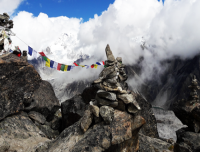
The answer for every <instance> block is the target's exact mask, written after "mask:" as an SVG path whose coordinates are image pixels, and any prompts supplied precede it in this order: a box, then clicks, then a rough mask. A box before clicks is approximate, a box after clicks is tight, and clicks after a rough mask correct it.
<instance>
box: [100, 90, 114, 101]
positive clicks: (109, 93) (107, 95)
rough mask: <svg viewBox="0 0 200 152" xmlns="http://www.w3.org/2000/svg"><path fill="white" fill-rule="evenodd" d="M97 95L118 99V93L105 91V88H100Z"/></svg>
mask: <svg viewBox="0 0 200 152" xmlns="http://www.w3.org/2000/svg"><path fill="white" fill-rule="evenodd" d="M97 96H98V97H100V98H105V99H108V100H116V94H115V93H112V92H107V91H104V90H99V91H98V92H97Z"/></svg>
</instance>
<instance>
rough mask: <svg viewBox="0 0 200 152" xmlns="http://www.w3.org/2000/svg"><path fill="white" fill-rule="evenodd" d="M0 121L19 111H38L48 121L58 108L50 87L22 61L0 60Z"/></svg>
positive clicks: (14, 56)
mask: <svg viewBox="0 0 200 152" xmlns="http://www.w3.org/2000/svg"><path fill="white" fill-rule="evenodd" d="M0 67H1V68H0V86H1V87H0V92H1V94H0V101H1V102H0V120H2V119H4V118H5V117H6V116H8V115H11V114H15V113H17V112H19V111H23V110H25V111H27V112H28V111H31V110H33V111H37V112H40V113H41V114H43V115H44V116H45V118H48V119H51V115H52V114H54V113H55V112H56V111H57V110H58V109H59V107H60V104H59V102H58V100H57V98H56V97H55V94H54V92H53V88H52V86H51V85H50V84H49V83H48V82H45V81H42V80H41V78H40V76H39V74H38V73H37V72H36V70H35V69H34V68H33V66H32V65H30V64H28V63H27V62H26V61H24V60H23V59H22V58H19V57H17V56H16V55H14V54H10V55H8V56H6V57H3V58H0Z"/></svg>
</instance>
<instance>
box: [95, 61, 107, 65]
mask: <svg viewBox="0 0 200 152" xmlns="http://www.w3.org/2000/svg"><path fill="white" fill-rule="evenodd" d="M96 64H97V65H104V64H105V63H104V61H102V62H96Z"/></svg>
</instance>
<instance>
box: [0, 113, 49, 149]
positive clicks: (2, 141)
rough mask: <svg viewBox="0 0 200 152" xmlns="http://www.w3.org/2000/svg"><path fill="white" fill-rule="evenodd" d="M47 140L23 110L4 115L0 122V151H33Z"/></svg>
mask: <svg viewBox="0 0 200 152" xmlns="http://www.w3.org/2000/svg"><path fill="white" fill-rule="evenodd" d="M48 141H49V139H48V138H46V136H45V134H44V133H43V132H42V131H41V130H40V129H39V128H38V127H37V126H36V125H35V124H34V123H33V122H32V121H31V119H30V118H29V117H28V115H27V113H25V112H19V113H18V114H16V115H13V116H9V117H6V118H5V119H3V120H2V121H1V122H0V151H2V150H3V149H4V150H5V151H6V150H8V151H13V152H14V151H17V152H18V151H22V152H28V151H30V152H35V150H36V149H37V148H38V147H39V146H40V145H42V144H44V143H45V142H48ZM3 152H4V151H3Z"/></svg>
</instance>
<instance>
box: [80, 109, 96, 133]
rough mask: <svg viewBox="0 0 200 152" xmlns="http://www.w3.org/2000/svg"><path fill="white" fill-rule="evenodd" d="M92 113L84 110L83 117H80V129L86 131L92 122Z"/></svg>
mask: <svg viewBox="0 0 200 152" xmlns="http://www.w3.org/2000/svg"><path fill="white" fill-rule="evenodd" d="M92 119H93V116H92V113H91V111H90V110H85V113H84V115H83V117H82V118H81V129H82V130H83V132H86V131H87V130H88V128H89V127H90V125H91V123H92Z"/></svg>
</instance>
